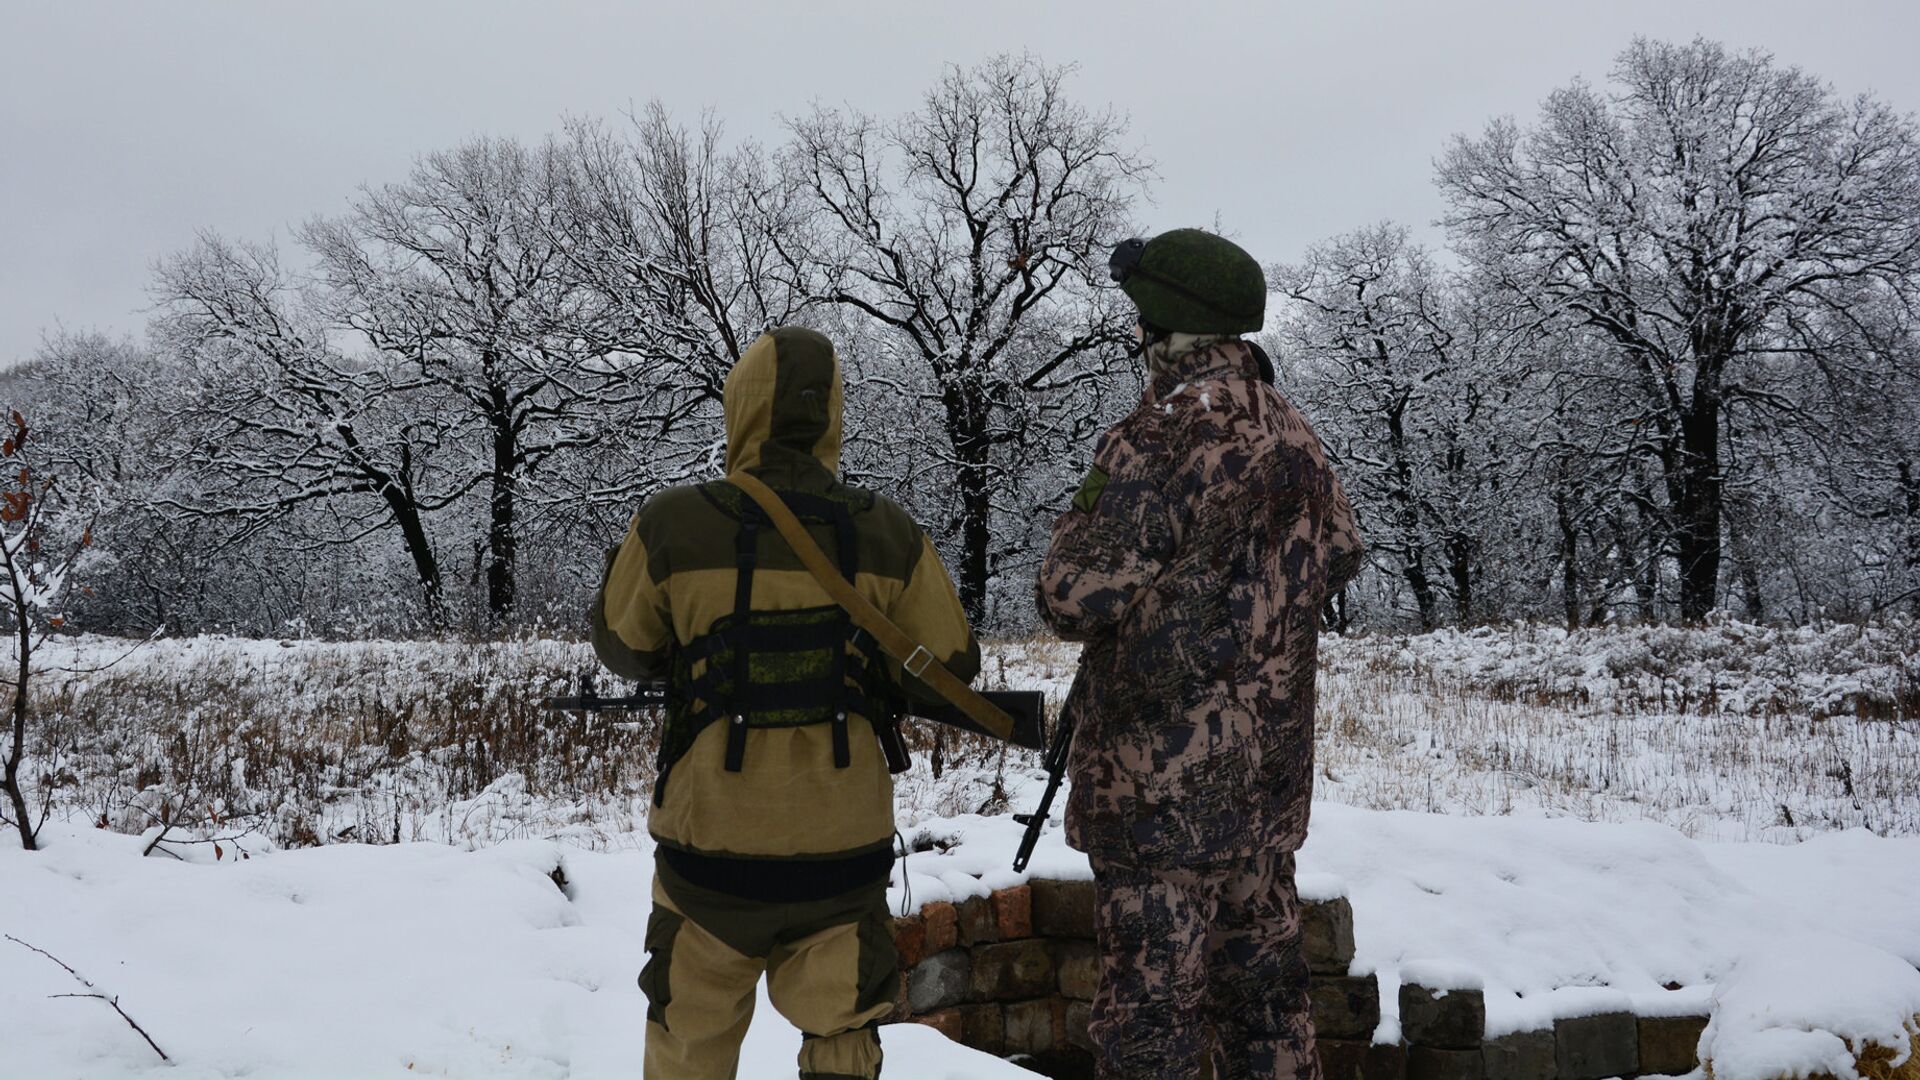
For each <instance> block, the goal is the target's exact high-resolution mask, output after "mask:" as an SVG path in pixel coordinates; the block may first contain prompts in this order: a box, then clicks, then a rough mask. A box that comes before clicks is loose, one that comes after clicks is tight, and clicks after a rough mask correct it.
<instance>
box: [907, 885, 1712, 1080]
mask: <svg viewBox="0 0 1920 1080" xmlns="http://www.w3.org/2000/svg"><path fill="white" fill-rule="evenodd" d="M1304 911H1305V926H1304V947H1305V950H1306V955H1307V966H1308V969H1309V971H1310V972H1311V981H1310V983H1309V991H1308V992H1309V996H1310V998H1311V1000H1312V1004H1313V1017H1314V1028H1315V1031H1316V1033H1317V1038H1318V1041H1319V1047H1320V1060H1321V1064H1322V1066H1323V1068H1324V1070H1325V1073H1326V1077H1327V1080H1599V1078H1601V1077H1609V1076H1636V1075H1649V1074H1665V1075H1675V1074H1679V1073H1685V1072H1688V1071H1690V1070H1692V1069H1693V1068H1694V1066H1695V1065H1696V1064H1697V1062H1696V1061H1695V1058H1694V1047H1695V1046H1696V1045H1697V1044H1698V1042H1699V1039H1700V1032H1701V1030H1702V1029H1703V1028H1704V1027H1705V1025H1706V1018H1704V1017H1683V1018H1666V1019H1652V1018H1639V1017H1634V1016H1631V1015H1628V1014H1624V1013H1619V1014H1610V1015H1605V1016H1596V1017H1585V1018H1581V1019H1578V1020H1562V1021H1560V1022H1559V1023H1558V1024H1556V1025H1555V1026H1554V1027H1553V1028H1551V1029H1547V1030H1542V1031H1529V1032H1519V1033H1516V1034H1512V1035H1506V1036H1502V1037H1501V1038H1498V1039H1488V1038H1487V1037H1486V1005H1485V1000H1484V997H1483V995H1482V994H1481V992H1480V991H1478V990H1454V991H1450V992H1442V991H1437V990H1430V989H1428V988H1425V987H1421V986H1402V987H1401V989H1400V1017H1401V1027H1402V1033H1403V1041H1402V1042H1401V1043H1400V1044H1399V1045H1394V1046H1386V1045H1375V1044H1374V1043H1373V1034H1374V1029H1375V1028H1377V1027H1378V1026H1379V1024H1380V984H1379V981H1378V980H1377V979H1375V978H1374V977H1372V976H1370V975H1369V976H1351V975H1349V974H1347V972H1348V971H1349V970H1350V969H1351V967H1352V964H1353V909H1352V908H1351V907H1350V906H1349V905H1348V903H1347V901H1346V900H1345V899H1336V900H1329V901H1325V902H1320V903H1308V904H1306V905H1304ZM894 940H895V942H896V943H897V944H898V946H899V950H900V970H901V980H900V998H899V1000H898V1001H897V1002H896V1003H895V1006H894V1014H893V1017H892V1021H893V1022H896V1023H898V1022H911V1023H920V1024H927V1025H929V1026H931V1027H934V1028H938V1029H939V1030H940V1031H942V1032H944V1033H945V1034H946V1035H947V1037H948V1038H950V1039H953V1040H954V1041H956V1042H960V1043H964V1044H966V1045H968V1046H971V1047H974V1048H976V1049H979V1050H984V1051H986V1052H987V1053H990V1054H996V1055H999V1056H1002V1057H1010V1058H1014V1059H1015V1060H1017V1061H1019V1062H1020V1063H1021V1064H1023V1065H1026V1066H1028V1067H1029V1068H1032V1069H1033V1070H1035V1071H1036V1072H1039V1073H1043V1074H1045V1075H1047V1076H1052V1077H1058V1078H1081V1077H1091V1076H1092V1075H1093V1056H1092V1046H1091V1044H1090V1043H1089V1042H1088V1040H1087V1020H1088V1017H1089V1013H1090V1002H1091V1001H1092V999H1093V992H1094V988H1095V987H1096V986H1097V985H1098V983H1099V959H1098V955H1097V953H1096V950H1095V947H1094V942H1093V883H1092V882H1091V881H1038V880H1036V881H1032V882H1030V883H1028V884H1026V885H1020V886H1016V887H1014V888H1008V889H1000V890H998V891H996V892H994V893H993V894H992V895H990V896H981V897H975V898H973V899H970V900H967V901H965V902H963V903H960V904H950V903H945V902H939V903H932V904H928V905H926V906H925V907H923V908H921V909H920V912H919V914H917V915H912V916H909V917H906V918H901V919H896V920H895V921H894Z"/></svg>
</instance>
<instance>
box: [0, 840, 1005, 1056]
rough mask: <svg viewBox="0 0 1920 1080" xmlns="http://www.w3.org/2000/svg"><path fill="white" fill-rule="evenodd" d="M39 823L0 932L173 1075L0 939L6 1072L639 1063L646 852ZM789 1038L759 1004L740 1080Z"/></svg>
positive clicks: (11, 856) (898, 1048)
mask: <svg viewBox="0 0 1920 1080" xmlns="http://www.w3.org/2000/svg"><path fill="white" fill-rule="evenodd" d="M49 832H50V833H51V835H50V837H49V840H50V842H49V844H48V845H47V848H46V850H44V851H41V852H38V853H33V854H28V853H24V852H22V851H20V850H18V849H17V848H12V849H4V850H0V928H4V932H5V933H8V934H11V935H13V936H14V937H17V938H19V939H21V940H23V941H26V942H28V943H31V944H32V945H34V946H37V947H39V948H42V949H45V950H47V951H48V952H50V953H52V954H54V955H55V956H57V957H59V958H60V959H61V960H63V961H65V962H66V963H67V964H69V965H72V966H73V967H74V968H76V969H77V970H78V971H79V972H80V973H81V974H82V975H84V976H86V977H87V978H89V979H91V980H93V981H94V982H95V983H96V984H98V986H99V988H100V989H101V991H102V992H104V993H107V994H110V995H118V997H119V1001H120V1004H121V1006H122V1008H124V1009H125V1010H126V1011H127V1013H128V1014H129V1015H130V1016H132V1017H133V1019H134V1020H135V1021H137V1022H138V1023H139V1024H140V1025H141V1026H142V1027H143V1028H144V1029H145V1030H146V1031H147V1032H148V1034H150V1035H151V1036H152V1037H153V1039H154V1040H155V1042H156V1043H157V1044H158V1045H159V1046H160V1048H161V1049H162V1050H164V1051H166V1053H167V1054H168V1055H170V1056H171V1057H172V1058H173V1059H174V1060H175V1062H176V1063H177V1066H176V1067H174V1068H166V1067H164V1066H163V1065H162V1064H161V1062H160V1061H159V1059H158V1057H157V1056H156V1055H155V1054H154V1053H153V1051H152V1050H150V1049H149V1048H148V1047H147V1045H146V1044H145V1043H144V1042H143V1041H142V1040H141V1039H140V1037H139V1036H138V1035H136V1034H135V1033H134V1032H133V1030H132V1029H131V1028H129V1027H128V1026H127V1025H126V1024H125V1023H124V1022H123V1021H121V1020H120V1018H119V1017H117V1016H115V1015H114V1014H113V1012H112V1011H111V1009H109V1008H108V1007H107V1005H105V1004H104V1003H101V1002H97V1001H91V1000H84V999H71V998H54V997H51V996H50V995H55V994H66V993H73V992H77V991H80V990H81V989H82V988H81V987H80V986H79V985H78V984H77V983H75V982H74V981H73V980H72V978H71V977H70V976H68V975H67V973H66V972H64V971H62V970H60V969H59V968H58V967H56V966H55V965H54V964H53V963H51V962H50V961H48V960H46V959H45V958H43V957H41V956H38V955H36V954H34V953H31V952H29V951H27V950H26V949H25V948H22V947H20V946H18V945H15V944H13V943H12V942H7V941H0V1042H3V1043H4V1044H5V1045H6V1047H7V1056H8V1061H7V1069H8V1075H11V1076H34V1077H48V1078H52V1077H77V1076H85V1077H90V1078H92V1077H100V1078H117V1077H133V1076H159V1075H166V1076H170V1077H179V1078H182V1080H185V1078H198V1077H233V1076H246V1075H253V1076H291V1077H307V1076H312V1077H321V1076H356V1077H359V1076H364V1077H380V1076H394V1077H400V1076H459V1077H516V1078H517V1077H529V1078H538V1077H616V1076H617V1077H631V1076H637V1075H639V1071H640V1061H641V1052H642V1037H643V1030H644V1026H643V1023H642V1017H643V1015H644V1012H645V1004H644V1002H643V1000H642V998H641V996H640V992H639V988H638V986H637V984H636V982H635V977H636V975H637V973H638V972H639V970H640V965H641V964H642V962H643V960H644V945H643V937H642V932H643V929H644V927H645V925H646V917H647V911H648V907H649V902H648V883H649V881H650V875H651V859H650V857H649V856H648V855H647V854H645V853H642V852H637V851H628V852H619V853H597V852H590V851H583V850H580V849H577V848H572V847H567V846H564V845H560V844H555V843H551V842H544V841H520V842H514V843H508V844H503V845H500V846H497V847H493V848H489V849H486V850H482V851H476V852H466V851H461V850H459V849H457V848H453V847H449V846H446V845H441V844H426V843H420V844H396V845H387V846H366V845H359V844H342V845H333V846H328V847H321V848H310V849H301V850H287V851H277V852H269V853H266V854H262V855H260V856H258V857H255V858H252V859H248V860H244V861H240V862H234V861H231V860H223V861H220V862H218V863H211V862H196V863H182V862H176V861H174V860H172V859H165V858H141V857H139V852H140V846H141V845H140V844H139V842H138V841H137V840H136V839H135V838H132V837H126V836H120V835H116V834H113V833H108V832H104V831H92V830H76V829H70V828H67V827H50V829H49ZM555 866H564V869H565V874H566V878H567V889H566V892H565V893H562V891H561V890H560V889H559V888H558V887H556V885H555V883H554V882H553V880H552V879H550V878H549V877H548V876H547V874H548V871H549V870H551V869H552V868H553V867H555ZM883 1043H884V1046H885V1049H886V1053H887V1070H888V1073H889V1074H890V1075H892V1074H897V1075H902V1076H913V1077H929V1078H936V1080H1013V1078H1017V1077H1028V1078H1029V1080H1030V1078H1031V1076H1032V1074H1031V1073H1026V1072H1024V1071H1022V1070H1019V1069H1017V1068H1015V1067H1013V1066H1011V1065H1009V1064H1007V1063H1005V1062H1002V1061H1000V1060H998V1059H995V1058H992V1057H989V1056H987V1055H984V1054H979V1053H976V1052H974V1051H971V1050H968V1049H966V1048H964V1047H959V1046H955V1045H954V1044H952V1043H950V1042H948V1041H947V1040H946V1039H945V1037H943V1036H941V1035H940V1034H939V1033H937V1032H935V1031H933V1030H932V1029H930V1028H924V1027H921V1026H919V1025H894V1026H890V1027H888V1028H887V1029H886V1031H885V1032H884V1033H883ZM798 1050H799V1036H798V1034H797V1033H796V1032H794V1030H793V1029H792V1028H791V1027H789V1026H788V1025H787V1024H786V1023H785V1021H784V1020H782V1019H781V1018H780V1017H779V1016H778V1014H776V1013H775V1012H773V1010H772V1008H771V1006H770V1005H768V1003H767V1002H766V1000H765V998H764V993H763V995H762V999H761V1001H760V1003H759V1006H758V1009H757V1010H756V1020H755V1022H754V1024H753V1026H752V1028H751V1030H750V1032H749V1034H748V1037H747V1042H746V1046H745V1049H744V1053H743V1059H742V1060H743V1064H742V1067H741V1075H743V1076H750V1077H760V1076H785V1075H791V1074H792V1071H793V1068H794V1061H795V1055H796V1054H797V1052H798Z"/></svg>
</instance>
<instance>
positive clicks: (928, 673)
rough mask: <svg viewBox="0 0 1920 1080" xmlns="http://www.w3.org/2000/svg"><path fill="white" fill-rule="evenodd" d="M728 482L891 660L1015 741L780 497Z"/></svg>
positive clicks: (738, 478)
mask: <svg viewBox="0 0 1920 1080" xmlns="http://www.w3.org/2000/svg"><path fill="white" fill-rule="evenodd" d="M727 482H728V483H730V484H732V485H733V486H734V487H737V488H739V489H740V490H741V491H744V492H746V494H747V495H748V497H750V498H751V499H752V500H753V501H754V502H756V503H758V504H760V509H762V510H764V511H765V512H766V516H767V517H768V518H769V519H771V520H772V522H773V527H774V528H776V529H778V530H779V531H780V536H781V538H782V539H784V540H785V541H786V542H787V546H788V547H791V548H792V549H793V553H794V554H795V555H798V556H799V557H800V562H801V563H802V564H804V565H805V566H806V568H807V572H808V573H810V574H812V575H813V577H814V580H815V581H818V582H819V583H820V586H821V588H824V589H825V590H827V595H829V596H831V597H833V602H834V603H836V604H838V605H840V607H841V608H843V609H845V611H846V613H847V614H848V615H849V616H851V617H852V618H853V621H854V623H855V624H856V625H858V626H859V627H860V628H861V629H862V630H865V631H867V632H868V633H869V634H872V635H873V639H874V640H875V641H876V642H878V643H879V645H880V648H881V649H883V650H884V651H885V652H886V653H887V655H889V656H891V657H893V658H894V659H896V660H898V661H900V666H901V668H902V669H903V670H904V671H905V672H906V673H907V674H909V675H912V676H914V677H915V678H917V679H919V680H921V681H922V682H924V683H925V684H926V685H927V686H929V687H931V688H932V689H933V690H934V692H935V693H938V694H939V695H940V696H941V697H943V698H946V699H947V700H948V701H949V702H951V703H952V704H953V705H954V706H955V707H957V708H958V709H959V710H960V711H961V712H963V713H965V714H966V715H967V717H968V718H969V719H971V720H972V721H973V722H974V723H976V724H979V725H980V726H981V727H982V728H985V729H986V730H988V731H990V732H992V733H993V734H994V735H995V737H997V738H1001V739H1010V738H1011V737H1012V735H1013V718H1012V717H1010V716H1008V715H1007V714H1006V713H1005V712H1004V711H1003V710H1001V709H1000V708H999V707H998V706H996V705H994V704H993V703H992V702H990V701H988V700H987V699H985V698H983V697H981V696H980V693H979V692H978V691H976V690H975V689H973V688H972V687H970V686H968V685H967V684H966V683H964V682H962V681H960V678H959V677H958V676H956V675H955V674H954V673H953V672H951V671H948V670H947V668H946V665H944V664H942V663H940V661H938V660H936V659H935V658H934V656H933V653H932V652H930V651H928V649H927V647H926V646H925V645H922V644H920V643H919V642H917V641H915V640H913V638H912V637H911V636H909V635H908V634H907V632H906V631H905V630H902V629H900V628H899V627H898V626H896V625H894V622H893V620H892V619H889V618H887V616H886V613H885V612H883V611H881V610H880V609H879V608H877V607H875V606H873V601H871V600H868V599H867V598H866V597H864V596H861V595H860V592H859V590H858V589H855V588H854V587H853V583H852V581H851V580H850V579H849V578H848V577H847V576H845V575H843V574H840V573H836V572H835V569H834V566H833V564H832V563H830V562H828V561H827V556H826V553H825V552H823V551H821V550H820V545H818V544H816V543H814V542H813V537H811V536H808V535H807V530H806V527H805V526H803V525H801V524H800V519H799V518H797V517H795V516H794V514H793V511H792V510H791V509H789V508H788V506H787V504H786V502H784V501H783V500H782V498H781V496H780V495H779V494H778V493H776V492H775V491H774V490H773V489H772V488H770V487H768V486H767V485H766V484H765V483H763V482H761V480H760V479H759V478H758V477H756V476H754V475H752V474H751V473H746V472H739V473H735V474H734V475H732V476H729V477H727Z"/></svg>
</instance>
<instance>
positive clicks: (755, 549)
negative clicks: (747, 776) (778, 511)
mask: <svg viewBox="0 0 1920 1080" xmlns="http://www.w3.org/2000/svg"><path fill="white" fill-rule="evenodd" d="M759 544H760V523H759V522H757V521H755V520H754V519H753V518H752V517H745V518H744V519H743V520H742V521H741V522H740V531H739V532H738V533H736V534H735V535H734V569H735V570H736V571H737V572H736V573H735V575H734V586H733V623H734V625H735V626H737V627H740V628H742V629H745V628H746V626H747V620H748V618H749V617H750V616H751V615H752V614H753V570H754V567H755V565H757V564H758V563H759V561H760V547H759ZM752 655H753V650H751V649H748V648H746V646H745V643H744V642H740V643H736V644H735V645H734V647H733V688H734V691H735V694H736V695H737V696H736V698H735V700H734V702H733V716H732V717H731V718H729V719H728V721H727V771H728V772H739V771H740V768H741V766H742V765H743V764H744V763H745V762H746V757H747V711H748V710H749V709H750V708H751V707H752V705H751V704H750V703H749V702H748V700H747V697H748V695H747V694H746V693H744V691H745V690H746V689H747V688H748V687H750V686H752V685H753V684H752V683H750V682H748V681H747V671H748V660H747V658H748V657H749V656H752Z"/></svg>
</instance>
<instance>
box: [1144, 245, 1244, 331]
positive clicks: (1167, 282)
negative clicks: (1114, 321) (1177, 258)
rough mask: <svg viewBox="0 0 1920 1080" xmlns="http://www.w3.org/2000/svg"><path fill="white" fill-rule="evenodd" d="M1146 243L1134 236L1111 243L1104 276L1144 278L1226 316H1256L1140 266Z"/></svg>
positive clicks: (1145, 251) (1230, 317)
mask: <svg viewBox="0 0 1920 1080" xmlns="http://www.w3.org/2000/svg"><path fill="white" fill-rule="evenodd" d="M1147 243H1148V241H1145V240H1142V239H1141V238H1139V237H1137V236H1135V237H1130V238H1128V239H1126V240H1122V241H1120V243H1118V244H1116V245H1114V249H1113V254H1111V255H1108V256H1107V276H1108V277H1110V278H1112V279H1113V281H1114V283H1115V284H1117V285H1125V284H1126V283H1127V279H1128V278H1131V277H1135V276H1139V277H1143V278H1146V279H1147V280H1148V281H1151V282H1153V283H1154V284H1155V285H1158V286H1160V287H1161V288H1163V289H1166V290H1168V291H1169V292H1173V293H1177V294H1179V295H1181V296H1184V297H1186V298H1187V299H1189V300H1191V301H1193V302H1194V303H1196V304H1199V305H1200V306H1201V307H1203V308H1206V309H1207V310H1209V311H1214V312H1218V313H1219V314H1221V315H1225V316H1226V317H1227V318H1229V319H1257V318H1259V315H1257V314H1254V315H1249V314H1247V313H1246V312H1244V311H1234V310H1232V309H1230V308H1224V307H1221V306H1220V305H1219V304H1218V303H1216V302H1215V301H1213V300H1211V299H1209V298H1207V297H1204V296H1201V295H1200V294H1199V293H1197V292H1194V291H1193V290H1192V289H1189V288H1187V287H1186V286H1185V285H1182V284H1180V283H1179V282H1177V281H1174V280H1172V279H1171V278H1168V277H1167V276H1166V275H1165V274H1156V273H1154V272H1153V271H1151V270H1149V269H1147V268H1146V267H1144V266H1141V265H1140V260H1141V259H1143V258H1145V257H1146V254H1147Z"/></svg>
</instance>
